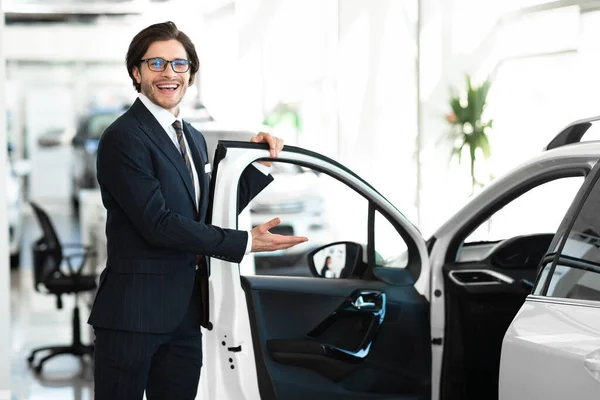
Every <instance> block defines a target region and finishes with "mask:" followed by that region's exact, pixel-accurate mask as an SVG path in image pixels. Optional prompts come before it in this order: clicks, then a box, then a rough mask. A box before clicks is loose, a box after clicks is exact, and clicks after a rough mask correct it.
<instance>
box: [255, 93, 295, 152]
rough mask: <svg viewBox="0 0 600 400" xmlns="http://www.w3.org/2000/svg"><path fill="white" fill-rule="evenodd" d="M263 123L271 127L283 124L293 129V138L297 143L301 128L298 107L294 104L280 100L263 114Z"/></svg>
mask: <svg viewBox="0 0 600 400" xmlns="http://www.w3.org/2000/svg"><path fill="white" fill-rule="evenodd" d="M263 125H265V126H268V127H269V128H271V129H275V128H276V127H278V126H282V125H285V126H287V127H289V128H290V129H292V130H293V135H294V138H293V139H294V140H295V141H296V143H294V144H297V142H298V139H299V138H298V136H299V134H300V130H301V129H302V121H301V118H300V113H299V112H298V107H297V106H296V105H295V104H291V103H284V102H280V103H277V105H275V107H273V108H272V109H271V110H270V111H269V112H268V113H267V115H266V116H265V119H264V120H263Z"/></svg>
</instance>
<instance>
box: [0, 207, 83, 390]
mask: <svg viewBox="0 0 600 400" xmlns="http://www.w3.org/2000/svg"><path fill="white" fill-rule="evenodd" d="M40 205H41V206H42V207H44V208H45V209H46V211H47V212H48V214H49V215H50V218H51V219H52V221H53V222H54V224H55V228H56V230H57V232H58V235H59V237H60V239H61V241H64V242H78V241H79V239H78V238H79V226H78V224H77V222H76V221H75V220H74V219H73V218H72V217H71V214H70V212H69V208H68V207H67V206H62V205H48V204H43V203H40ZM26 208H27V207H26ZM40 235H41V230H40V229H39V227H38V226H37V222H36V221H35V219H34V218H33V216H32V215H31V213H30V212H29V210H26V212H25V218H24V237H23V250H22V252H21V257H22V259H21V267H20V268H19V269H17V270H13V271H12V272H11V317H12V349H13V352H12V354H13V359H12V382H11V386H12V392H13V399H14V400H25V399H27V400H41V399H43V400H52V399H57V400H58V399H60V400H91V399H93V380H92V372H91V367H90V365H89V362H86V363H83V364H81V363H80V362H79V361H78V360H77V358H75V357H73V356H69V355H62V356H58V357H56V358H55V359H53V360H50V361H48V362H47V363H46V364H44V370H43V372H42V374H41V375H40V377H39V378H38V377H36V376H35V374H34V373H33V372H32V370H30V369H29V368H28V366H27V361H26V358H27V357H28V355H29V352H30V351H31V349H32V348H34V347H37V346H46V345H65V344H69V343H70V341H71V317H72V310H73V304H74V300H73V296H64V298H63V303H64V306H63V308H62V309H61V310H59V309H57V308H56V297H54V296H48V295H44V294H41V293H38V292H35V291H34V289H33V287H34V283H33V275H32V262H31V254H30V247H31V243H32V242H33V241H34V240H36V239H37V238H38V237H40ZM80 308H81V309H82V310H83V307H82V305H81V304H80ZM81 319H82V322H83V323H82V338H83V340H84V342H89V334H90V333H89V329H88V328H87V324H85V321H84V319H85V316H84V314H83V312H82V316H81Z"/></svg>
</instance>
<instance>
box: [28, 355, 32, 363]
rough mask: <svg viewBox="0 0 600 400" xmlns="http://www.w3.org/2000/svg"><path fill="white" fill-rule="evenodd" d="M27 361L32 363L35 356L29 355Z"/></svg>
mask: <svg viewBox="0 0 600 400" xmlns="http://www.w3.org/2000/svg"><path fill="white" fill-rule="evenodd" d="M27 362H28V363H29V364H31V363H32V362H33V356H29V357H27Z"/></svg>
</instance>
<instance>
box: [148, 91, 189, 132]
mask: <svg viewBox="0 0 600 400" xmlns="http://www.w3.org/2000/svg"><path fill="white" fill-rule="evenodd" d="M139 98H140V101H141V102H142V103H143V104H144V105H145V106H146V108H147V109H148V111H150V113H151V114H152V115H153V116H154V118H156V120H157V121H158V123H159V124H160V126H162V127H163V129H164V130H165V131H166V132H169V128H170V127H171V126H172V125H173V122H175V120H177V121H179V122H180V123H181V124H182V126H183V122H182V121H181V118H177V117H175V116H174V115H173V114H171V112H169V111H167V110H165V109H164V108H162V107H161V106H159V105H157V104H154V103H153V102H152V100H150V99H149V98H148V97H147V96H146V95H145V94H143V93H140V95H139Z"/></svg>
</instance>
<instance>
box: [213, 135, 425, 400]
mask: <svg viewBox="0 0 600 400" xmlns="http://www.w3.org/2000/svg"><path fill="white" fill-rule="evenodd" d="M257 160H272V159H270V158H269V152H268V149H267V146H266V145H264V144H254V143H246V142H220V143H219V146H218V148H217V151H216V154H215V167H214V172H213V176H212V192H213V193H212V195H213V197H212V199H213V202H212V221H211V223H212V224H214V225H217V226H221V227H224V228H234V229H251V227H252V226H251V225H256V224H258V223H259V222H258V221H257V220H256V219H255V218H257V217H256V216H257V215H259V212H258V209H256V210H257V211H255V212H253V213H250V214H251V215H252V218H251V224H248V223H247V222H246V223H244V222H243V221H244V220H243V219H241V218H239V217H238V215H237V211H236V210H237V192H238V182H239V178H240V176H241V174H242V172H243V171H244V170H245V169H246V168H254V167H253V166H252V165H251V164H252V163H253V162H255V161H257ZM276 163H281V164H285V165H286V166H290V165H292V166H296V168H298V169H297V172H295V175H293V176H292V177H288V178H289V180H288V181H286V179H288V178H285V176H284V175H282V177H281V179H280V177H279V176H276V177H275V181H274V182H273V183H271V185H277V184H278V182H279V185H280V186H279V187H278V189H281V185H282V184H285V182H288V184H289V187H288V190H287V192H288V193H287V194H288V197H289V198H290V199H291V197H292V194H291V193H292V192H298V193H300V195H299V199H301V200H302V199H307V201H306V204H305V203H302V202H301V200H298V199H295V200H289V199H288V200H285V199H284V200H282V201H283V202H284V203H281V204H279V205H272V204H271V206H270V207H271V209H272V210H273V211H274V213H275V214H279V215H274V216H279V217H281V219H282V227H278V228H281V232H282V233H288V234H295V235H303V236H308V238H309V242H308V243H307V246H309V247H304V248H301V250H302V251H303V252H304V253H302V254H300V256H299V260H300V261H298V262H297V263H296V264H297V265H296V266H295V267H293V268H290V269H289V270H286V269H285V268H283V269H282V270H283V273H282V272H281V271H282V270H281V269H280V270H279V272H278V275H279V276H261V275H257V274H252V273H249V274H244V273H242V274H240V266H239V265H238V264H232V263H228V262H224V261H222V260H219V259H212V260H211V276H210V299H211V303H210V307H211V308H210V316H211V323H212V325H213V329H212V330H210V331H206V332H205V335H204V341H205V342H204V368H203V370H202V378H201V393H204V394H205V395H206V396H207V397H206V398H209V399H219V400H244V399H247V400H256V399H261V400H275V399H279V400H296V399H297V400H307V399H311V400H318V399H328V400H360V399H370V400H373V399H381V400H383V399H386V400H390V399H426V398H430V395H431V339H430V307H429V276H430V266H429V261H428V255H427V248H426V245H425V241H424V240H423V238H422V237H421V235H420V233H419V231H418V230H417V229H416V228H415V227H414V226H413V225H412V224H411V223H410V222H409V221H408V220H407V219H406V218H405V217H404V216H403V215H402V214H401V213H400V212H399V211H398V210H397V209H396V208H395V207H394V206H393V205H392V204H390V203H389V202H388V201H387V200H386V199H385V198H384V197H383V196H382V195H381V194H379V193H378V192H377V191H376V190H375V189H374V188H373V187H371V186H370V185H369V184H368V183H367V182H365V181H364V180H362V179H361V178H360V177H358V176H357V175H356V174H354V173H353V172H352V171H350V170H349V169H347V168H345V167H344V166H343V165H341V164H339V163H337V162H335V161H333V160H331V159H328V158H327V157H324V156H322V155H320V154H317V153H314V152H310V151H307V150H304V149H300V148H295V147H290V146H285V148H284V150H283V151H282V152H281V153H280V155H279V158H278V159H276V160H275V162H274V164H273V165H274V166H275V165H276ZM302 174H308V175H302ZM284 178H285V179H284ZM282 182H283V183H282ZM290 182H294V183H290ZM271 185H270V186H271ZM311 185H312V186H311ZM270 186H269V187H267V189H265V191H264V193H261V194H259V195H258V196H257V198H256V199H255V201H259V197H260V196H263V200H264V197H265V196H266V197H269V196H271V194H272V193H274V192H273V191H270V189H271V188H270ZM274 188H277V187H276V186H274ZM280 192H281V190H280ZM315 195H319V196H320V197H319V198H320V200H314V196H315ZM309 198H310V203H311V204H312V206H309V204H308V202H309V201H308V199H309ZM285 201H287V203H285ZM261 204H263V205H264V204H265V202H264V201H263V202H262V203H261ZM315 204H317V206H315ZM251 207H252V203H251V205H250V206H249V207H248V208H251ZM310 207H313V208H310ZM292 210H293V212H295V214H293V212H292ZM244 212H247V211H244ZM294 218H296V219H297V220H296V222H295V225H289V226H285V224H286V220H292V219H294ZM316 219H319V221H318V222H316ZM306 221H311V222H310V224H308V225H307V227H306V229H313V231H309V232H308V233H306V232H303V231H301V229H303V228H302V226H303V225H302V224H303V223H304V222H306ZM305 225H306V224H305ZM317 231H318V232H317ZM311 232H314V234H313V233H311ZM305 233H306V234H305ZM311 246H312V247H311ZM255 256H256V257H258V256H260V255H259V254H257V255H254V254H251V255H247V256H246V257H255ZM257 259H258V258H257ZM304 260H305V262H303V261H304ZM243 270H244V271H245V269H243ZM286 271H288V272H286ZM265 275H273V272H272V270H271V271H270V270H267V271H266V272H265ZM282 275H283V276H282ZM298 275H303V276H298Z"/></svg>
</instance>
